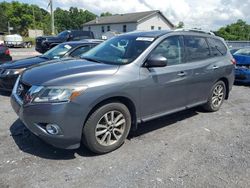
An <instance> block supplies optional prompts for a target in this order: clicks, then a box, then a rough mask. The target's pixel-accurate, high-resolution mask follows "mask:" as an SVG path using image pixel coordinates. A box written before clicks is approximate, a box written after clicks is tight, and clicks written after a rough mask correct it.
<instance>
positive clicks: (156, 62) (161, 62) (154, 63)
mask: <svg viewBox="0 0 250 188" xmlns="http://www.w3.org/2000/svg"><path fill="white" fill-rule="evenodd" d="M165 66H167V58H165V57H163V56H162V55H153V56H151V57H150V58H148V60H147V61H146V62H145V67H148V68H150V67H165Z"/></svg>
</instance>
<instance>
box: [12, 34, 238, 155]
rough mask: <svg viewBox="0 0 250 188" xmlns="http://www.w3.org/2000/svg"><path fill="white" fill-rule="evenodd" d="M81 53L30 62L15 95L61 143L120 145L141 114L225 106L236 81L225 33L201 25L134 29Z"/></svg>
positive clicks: (40, 129) (97, 148) (28, 120)
mask: <svg viewBox="0 0 250 188" xmlns="http://www.w3.org/2000/svg"><path fill="white" fill-rule="evenodd" d="M81 58H83V59H77V60H76V59H75V60H69V61H66V62H64V63H59V62H54V63H50V64H46V65H42V66H35V67H33V68H31V69H28V70H26V71H25V72H24V73H23V74H22V75H21V76H20V77H19V79H18V81H17V82H16V85H15V87H14V89H13V93H12V96H11V104H12V107H13V109H14V110H15V112H16V113H17V114H18V116H19V117H20V119H21V120H22V121H23V122H24V124H25V125H26V127H27V128H28V129H29V130H31V131H32V132H33V133H34V134H35V135H38V136H39V137H41V138H42V139H43V140H45V141H46V142H48V143H50V144H52V145H54V146H56V147H60V148H66V149H74V148H77V147H79V146H80V143H81V141H82V142H83V143H84V144H85V146H87V147H88V148H89V149H90V150H92V151H93V152H95V153H107V152H110V151H113V150H115V149H117V148H118V147H120V146H121V145H122V143H123V142H124V141H125V139H126V137H127V135H128V133H129V131H130V129H131V128H132V129H135V128H136V127H137V123H139V122H145V121H149V120H151V119H154V118H158V117H161V116H164V115H167V114H171V113H174V112H177V111H181V110H185V109H188V108H192V107H194V106H199V105H201V106H203V108H204V109H206V110H207V111H210V112H214V111H217V110H219V108H220V107H221V105H222V103H223V101H224V99H228V97H229V93H230V90H231V88H232V85H233V82H234V64H233V63H234V61H233V57H232V55H231V54H230V52H229V49H228V48H227V46H226V44H225V42H224V40H222V39H221V38H219V37H216V36H214V35H212V34H208V33H206V32H201V31H197V32H195V31H163V30H162V31H150V32H133V33H127V34H123V35H120V36H116V37H113V38H111V39H109V40H107V41H105V42H103V43H102V44H100V45H98V46H97V47H95V48H93V49H91V50H90V51H88V52H86V53H85V54H84V55H83V56H82V57H81Z"/></svg>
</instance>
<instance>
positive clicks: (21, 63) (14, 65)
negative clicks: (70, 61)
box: [1, 56, 48, 69]
mask: <svg viewBox="0 0 250 188" xmlns="http://www.w3.org/2000/svg"><path fill="white" fill-rule="evenodd" d="M45 61H48V59H45V58H41V57H39V56H37V57H31V58H27V59H21V60H16V61H10V62H8V63H4V64H2V65H1V68H4V69H21V68H28V67H30V66H32V65H36V64H38V63H42V62H45Z"/></svg>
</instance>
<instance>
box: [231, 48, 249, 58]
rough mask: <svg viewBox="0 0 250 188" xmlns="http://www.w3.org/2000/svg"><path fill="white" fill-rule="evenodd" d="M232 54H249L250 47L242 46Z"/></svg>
mask: <svg viewBox="0 0 250 188" xmlns="http://www.w3.org/2000/svg"><path fill="white" fill-rule="evenodd" d="M234 55H247V56H250V48H242V49H240V50H238V51H236V52H235V53H234Z"/></svg>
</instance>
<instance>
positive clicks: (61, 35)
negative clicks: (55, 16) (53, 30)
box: [57, 31, 69, 37]
mask: <svg viewBox="0 0 250 188" xmlns="http://www.w3.org/2000/svg"><path fill="white" fill-rule="evenodd" d="M68 35H69V32H68V31H63V32H61V33H59V34H58V35H57V36H58V37H67V36H68Z"/></svg>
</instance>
